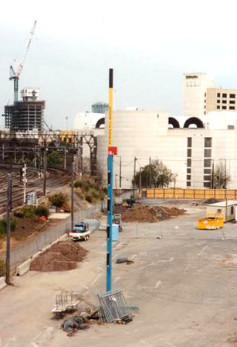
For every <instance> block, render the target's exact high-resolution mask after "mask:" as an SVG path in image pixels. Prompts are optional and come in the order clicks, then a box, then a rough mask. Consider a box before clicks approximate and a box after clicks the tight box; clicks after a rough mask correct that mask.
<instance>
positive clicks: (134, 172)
mask: <svg viewBox="0 0 237 347" xmlns="http://www.w3.org/2000/svg"><path fill="white" fill-rule="evenodd" d="M136 161H137V158H136V157H135V158H134V169H133V199H135V187H136V182H135V175H136Z"/></svg>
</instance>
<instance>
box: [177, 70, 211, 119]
mask: <svg viewBox="0 0 237 347" xmlns="http://www.w3.org/2000/svg"><path fill="white" fill-rule="evenodd" d="M212 87H213V80H212V79H211V78H210V77H209V76H208V75H207V74H206V73H184V74H183V103H182V104H183V107H182V110H183V112H182V115H183V116H187V117H193V116H200V115H203V114H205V112H206V109H205V97H206V95H205V94H206V91H207V88H212Z"/></svg>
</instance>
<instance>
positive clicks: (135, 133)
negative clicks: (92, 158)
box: [97, 110, 237, 189]
mask: <svg viewBox="0 0 237 347" xmlns="http://www.w3.org/2000/svg"><path fill="white" fill-rule="evenodd" d="M217 114H218V112H217ZM176 119H177V120H179V123H180V128H173V129H170V128H169V115H168V114H167V113H165V112H162V111H144V110H143V111H141V110H137V111H115V112H113V146H117V147H118V155H117V156H115V157H114V187H115V188H120V184H119V183H120V179H119V177H120V176H121V177H122V180H121V181H122V185H121V188H124V189H125V188H126V189H129V188H131V187H132V179H133V173H134V161H135V158H136V161H135V162H136V172H139V170H140V167H144V166H145V165H148V164H149V160H150V159H151V160H155V159H159V160H161V161H162V162H163V163H164V164H165V165H166V166H167V167H168V168H170V169H171V170H172V172H173V173H176V174H177V177H176V183H175V184H176V187H181V188H186V187H193V188H199V187H200V188H203V187H208V185H210V177H211V173H212V169H213V164H214V165H217V164H218V163H222V164H224V165H225V167H226V173H227V175H228V176H230V177H231V181H230V182H229V183H228V188H236V187H237V175H236V173H237V122H236V120H237V113H232V114H231V116H229V114H228V113H227V114H226V117H221V116H219V118H216V116H214V117H213V114H212V115H207V116H203V117H202V119H203V122H202V123H203V126H204V127H203V128H182V127H183V125H184V124H185V122H186V121H187V118H186V117H179V118H178V117H177V118H176ZM106 129H107V127H106ZM106 133H107V131H106ZM188 139H191V140H188ZM210 139H211V140H210ZM97 159H98V166H99V167H100V168H101V170H102V171H103V173H104V177H105V178H106V170H107V167H106V160H107V134H106V135H105V136H98V150H97ZM120 161H121V165H120ZM120 167H121V171H120ZM171 186H173V183H171Z"/></svg>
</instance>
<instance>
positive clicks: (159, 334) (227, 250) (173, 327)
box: [0, 207, 237, 347]
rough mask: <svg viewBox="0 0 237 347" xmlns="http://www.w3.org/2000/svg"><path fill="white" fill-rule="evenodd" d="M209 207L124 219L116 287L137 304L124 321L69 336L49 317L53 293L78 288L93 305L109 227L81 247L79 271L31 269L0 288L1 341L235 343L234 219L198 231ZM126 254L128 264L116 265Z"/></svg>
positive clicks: (197, 346) (9, 344)
mask: <svg viewBox="0 0 237 347" xmlns="http://www.w3.org/2000/svg"><path fill="white" fill-rule="evenodd" d="M203 214H204V212H203V211H202V210H200V209H199V207H193V208H188V213H187V214H186V215H185V216H180V217H178V218H175V219H171V220H168V221H164V222H160V223H155V224H136V223H128V224H124V231H123V232H122V233H121V234H120V240H119V242H118V243H117V244H115V245H114V251H113V257H114V267H113V288H114V289H115V288H119V289H121V290H122V291H123V293H124V295H125V297H126V299H127V301H128V303H129V305H131V306H138V307H139V312H135V316H134V320H133V321H132V322H131V323H129V324H127V325H113V324H111V325H98V324H93V325H92V326H91V327H90V329H89V330H87V331H79V332H77V333H76V334H75V336H73V337H68V336H67V335H66V334H65V332H63V331H62V330H60V323H61V321H57V320H53V319H51V312H50V311H51V309H52V308H53V305H54V300H55V293H56V292H57V291H58V290H60V289H65V290H71V289H74V290H79V291H80V292H81V293H82V294H83V297H84V299H85V300H86V301H87V302H89V303H96V293H98V292H99V291H104V286H105V271H104V269H105V249H106V242H105V232H103V231H98V232H95V233H94V234H93V235H92V237H91V239H90V240H89V241H88V242H83V243H82V245H83V246H84V247H85V248H87V249H88V250H90V252H89V254H88V256H87V258H86V260H85V261H84V262H83V263H81V264H79V267H78V269H76V270H72V271H68V272H58V273H57V272H53V273H37V272H29V273H28V274H26V275H25V276H24V277H18V278H14V279H13V282H14V286H10V287H7V288H5V289H3V290H2V291H1V292H0V308H1V309H0V346H1V347H15V346H17V347H28V346H29V347H37V346H39V347H43V346H52V347H61V346H65V345H67V347H74V346H97V347H104V346H113V347H116V346H126V347H135V346H136V347H137V346H139V347H140V346H141V347H142V346H147V347H150V346H152V347H153V346H154V347H156V346H158V347H166V346H167V347H170V346H182V347H183V346H185V347H186V346H187V347H189V346H192V347H201V346H202V347H209V346H224V347H225V346H237V225H236V224H231V223H229V224H227V225H226V226H225V228H224V229H223V230H218V231H198V230H196V228H195V227H196V224H197V218H198V217H199V216H201V215H203ZM118 256H128V257H129V258H130V259H132V260H133V261H134V263H133V264H131V265H126V264H115V259H116V258H117V257H118Z"/></svg>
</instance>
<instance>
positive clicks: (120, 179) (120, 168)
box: [119, 156, 122, 189]
mask: <svg viewBox="0 0 237 347" xmlns="http://www.w3.org/2000/svg"><path fill="white" fill-rule="evenodd" d="M119 159H120V160H119V188H120V189H121V186H122V159H121V156H120V157H119Z"/></svg>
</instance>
